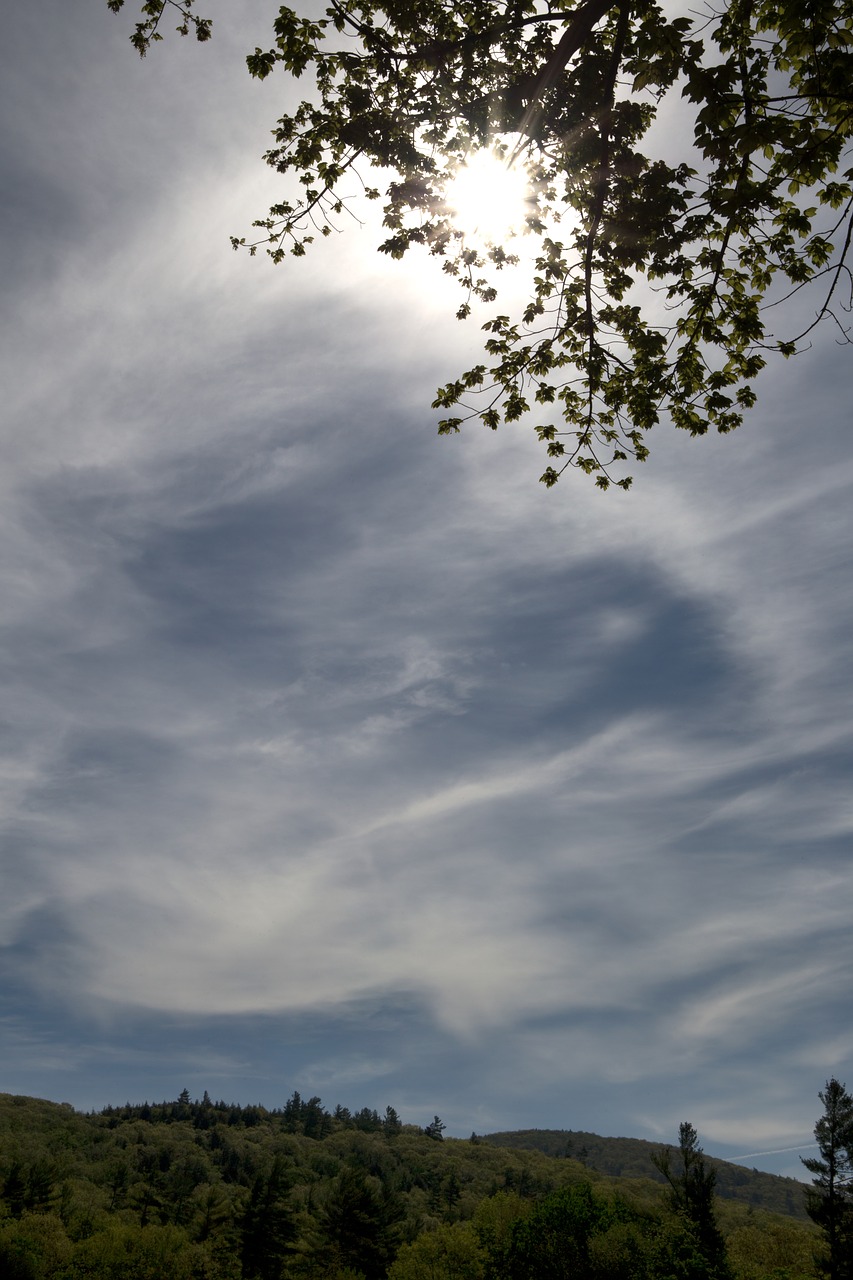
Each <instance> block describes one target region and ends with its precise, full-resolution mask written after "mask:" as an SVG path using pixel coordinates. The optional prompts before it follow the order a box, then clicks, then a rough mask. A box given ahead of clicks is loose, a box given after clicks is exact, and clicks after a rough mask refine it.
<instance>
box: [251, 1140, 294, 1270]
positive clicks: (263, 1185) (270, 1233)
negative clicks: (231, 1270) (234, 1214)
mask: <svg viewBox="0 0 853 1280" xmlns="http://www.w3.org/2000/svg"><path fill="white" fill-rule="evenodd" d="M288 1191H289V1183H288V1178H287V1171H286V1168H285V1162H284V1159H283V1158H282V1157H281V1156H276V1158H275V1160H274V1162H273V1167H272V1171H271V1172H270V1174H269V1176H268V1177H266V1176H264V1175H263V1174H259V1175H258V1176H257V1177H256V1178H255V1181H254V1184H253V1186H252V1194H251V1198H250V1200H249V1204H248V1206H247V1208H246V1212H245V1215H244V1217H243V1233H242V1235H243V1239H242V1249H241V1261H242V1265H243V1276H244V1277H245V1278H246V1280H279V1277H280V1276H281V1269H282V1262H283V1261H284V1259H285V1257H286V1256H287V1254H288V1252H289V1250H290V1247H291V1245H292V1244H293V1241H294V1239H295V1236H296V1227H295V1225H294V1221H293V1216H292V1214H291V1212H290V1210H289V1208H288V1205H287V1203H286V1197H287V1193H288Z"/></svg>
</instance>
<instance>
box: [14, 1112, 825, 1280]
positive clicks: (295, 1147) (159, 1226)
mask: <svg viewBox="0 0 853 1280" xmlns="http://www.w3.org/2000/svg"><path fill="white" fill-rule="evenodd" d="M436 1121H437V1122H438V1131H437V1132H436V1128H437V1126H436ZM443 1127H444V1126H443V1125H442V1122H441V1121H440V1120H438V1117H436V1118H435V1119H434V1120H433V1121H431V1122H430V1123H429V1124H427V1125H425V1126H424V1127H423V1128H420V1127H418V1126H414V1125H404V1124H402V1123H401V1121H400V1118H399V1116H398V1115H397V1113H396V1112H395V1111H394V1109H393V1108H392V1107H389V1108H387V1109H386V1111H385V1113H384V1114H383V1115H379V1114H378V1113H377V1112H376V1111H373V1110H370V1109H369V1108H363V1109H362V1110H360V1111H355V1112H350V1111H349V1110H348V1109H347V1108H346V1107H336V1108H335V1109H334V1110H333V1111H329V1110H327V1109H326V1108H324V1107H323V1106H322V1104H321V1102H320V1100H319V1099H318V1098H310V1099H303V1098H301V1097H300V1096H299V1095H298V1094H294V1095H293V1096H292V1097H291V1098H290V1099H289V1100H288V1101H287V1103H286V1104H285V1105H284V1106H283V1107H281V1108H279V1109H275V1110H268V1109H266V1108H264V1107H260V1106H248V1107H239V1106H234V1105H230V1104H226V1103H224V1102H215V1101H213V1100H212V1099H211V1098H210V1097H208V1095H207V1094H205V1095H204V1097H203V1098H202V1099H201V1100H200V1101H192V1100H191V1099H190V1097H189V1095H188V1093H186V1092H184V1093H183V1094H181V1096H180V1097H179V1098H178V1099H176V1100H175V1101H173V1102H163V1103H159V1104H156V1105H155V1104H144V1105H141V1106H130V1105H128V1106H125V1107H118V1108H116V1107H108V1108H106V1110H104V1111H103V1112H101V1113H99V1114H93V1115H80V1114H78V1113H76V1112H74V1111H73V1110H72V1109H71V1108H70V1107H68V1106H60V1105H57V1104H54V1103H48V1102H41V1101H38V1100H36V1099H32V1098H20V1097H11V1096H9V1095H0V1276H2V1277H3V1278H4V1280H82V1278H83V1277H91V1278H92V1280H96V1278H100V1277H110V1278H113V1277H114V1278H115V1280H119V1278H120V1280H167V1278H171V1277H175V1278H177V1280H196V1278H197V1280H285V1278H287V1280H290V1278H293V1280H300V1278H302V1277H304V1278H305V1280H319V1278H321V1277H322V1278H331V1277H338V1278H339V1280H359V1277H361V1278H363V1280H382V1278H384V1277H385V1276H388V1277H389V1278H390V1280H422V1278H425V1277H436V1278H440V1280H453V1277H459V1278H460V1280H462V1278H463V1277H465V1278H468V1280H502V1278H507V1280H510V1278H513V1277H518V1278H519V1280H521V1278H522V1277H531V1278H532V1277H537V1278H538V1277H542V1278H543V1280H547V1277H549V1276H562V1275H567V1274H569V1272H568V1271H567V1270H566V1268H567V1267H568V1266H569V1260H571V1267H572V1270H571V1275H572V1277H573V1278H574V1280H582V1278H583V1277H585V1276H589V1277H602V1278H603V1277H605V1276H608V1277H613V1280H619V1277H621V1276H625V1277H626V1280H627V1277H629V1276H630V1277H637V1280H644V1278H646V1277H648V1280H653V1278H658V1277H660V1278H663V1277H667V1278H668V1280H699V1278H700V1276H701V1277H707V1275H708V1274H709V1271H708V1266H707V1263H708V1259H707V1256H706V1254H707V1239H706V1238H703V1235H702V1232H701V1231H700V1230H698V1229H697V1223H696V1222H695V1221H694V1220H693V1219H692V1218H691V1216H690V1214H689V1213H686V1214H685V1213H684V1212H682V1210H681V1208H680V1207H678V1206H676V1205H674V1204H673V1203H672V1202H671V1200H670V1201H669V1202H668V1201H667V1199H666V1198H665V1196H664V1195H663V1194H662V1189H661V1185H660V1183H657V1182H654V1181H653V1180H652V1179H651V1178H648V1179H642V1178H630V1179H629V1178H623V1179H614V1178H610V1177H607V1176H606V1175H604V1174H600V1173H598V1172H597V1171H595V1170H594V1169H591V1168H588V1167H585V1166H584V1165H582V1164H580V1163H578V1162H577V1161H575V1160H573V1159H571V1158H567V1157H566V1156H560V1157H556V1156H548V1155H545V1154H544V1153H542V1152H540V1151H535V1150H527V1149H512V1148H509V1147H499V1146H496V1145H495V1144H494V1143H493V1142H490V1141H487V1140H485V1139H481V1138H478V1137H477V1136H476V1135H473V1134H472V1136H471V1139H470V1140H466V1141H461V1140H458V1139H448V1138H444V1137H443V1135H442V1132H441V1131H442V1129H443ZM649 1172H650V1173H653V1172H654V1170H653V1169H652V1167H651V1165H650V1166H649ZM769 1176H770V1175H765V1177H769ZM712 1211H713V1214H714V1216H715V1220H716V1221H717V1222H718V1223H719V1229H720V1232H721V1233H722V1235H721V1238H722V1239H723V1240H724V1241H725V1246H726V1253H727V1258H728V1262H727V1265H728V1267H729V1268H730V1273H731V1275H732V1276H733V1277H734V1278H735V1280H762V1278H763V1277H770V1276H773V1277H775V1280H786V1278H787V1280H813V1277H814V1275H815V1272H814V1269H813V1267H812V1261H811V1259H812V1252H813V1248H814V1241H815V1233H814V1228H812V1227H810V1226H807V1225H804V1224H803V1223H802V1222H798V1221H795V1220H793V1219H791V1218H786V1217H783V1216H780V1215H777V1214H772V1213H769V1212H767V1211H765V1210H763V1209H761V1208H758V1207H755V1208H753V1207H752V1206H749V1207H747V1206H745V1205H742V1204H741V1205H738V1204H736V1203H735V1202H732V1201H723V1200H719V1199H717V1200H716V1201H715V1202H714V1205H713V1210H712ZM703 1268H704V1270H703Z"/></svg>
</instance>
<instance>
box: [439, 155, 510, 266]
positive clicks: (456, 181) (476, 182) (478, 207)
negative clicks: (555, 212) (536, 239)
mask: <svg viewBox="0 0 853 1280" xmlns="http://www.w3.org/2000/svg"><path fill="white" fill-rule="evenodd" d="M445 202H446V204H447V207H448V210H449V211H450V215H451V217H452V219H453V223H454V225H455V226H456V227H457V228H458V229H459V231H461V232H462V234H463V235H464V236H465V238H466V239H478V240H482V241H483V242H484V243H488V244H500V243H501V242H502V241H504V240H507V239H509V238H510V237H511V236H514V235H517V234H518V233H519V232H520V231H521V230H522V229H523V226H524V218H525V214H526V213H527V212H528V207H529V202H530V184H529V180H528V177H527V174H526V172H525V170H524V168H523V166H516V165H512V166H509V165H507V162H506V159H505V158H502V157H501V156H500V155H498V154H497V152H495V151H493V150H491V149H490V148H488V147H483V148H482V149H481V150H480V151H475V152H474V153H473V154H472V155H471V156H469V157H468V159H467V160H466V161H465V163H464V164H462V165H460V166H459V168H458V169H457V170H456V173H455V174H454V175H453V177H452V178H451V180H450V182H449V183H448V185H447V189H446V191H445Z"/></svg>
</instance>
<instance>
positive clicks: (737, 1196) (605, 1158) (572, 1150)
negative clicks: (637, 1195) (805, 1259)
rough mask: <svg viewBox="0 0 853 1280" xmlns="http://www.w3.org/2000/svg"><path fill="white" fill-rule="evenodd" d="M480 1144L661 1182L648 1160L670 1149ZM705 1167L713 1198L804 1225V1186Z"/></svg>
mask: <svg viewBox="0 0 853 1280" xmlns="http://www.w3.org/2000/svg"><path fill="white" fill-rule="evenodd" d="M482 1141H483V1142H491V1143H492V1144H493V1145H494V1146H496V1147H512V1148H515V1149H516V1150H522V1151H541V1152H543V1153H544V1154H545V1155H548V1156H553V1157H557V1158H558V1159H559V1158H564V1159H570V1160H577V1161H579V1162H580V1163H581V1164H584V1165H586V1167H587V1168H588V1169H595V1170H596V1171H597V1172H598V1173H606V1174H608V1175H609V1176H610V1177H616V1178H646V1179H649V1180H651V1181H654V1182H661V1183H662V1182H663V1181H664V1177H663V1174H661V1173H659V1172H658V1170H657V1169H656V1168H655V1166H654V1165H653V1164H652V1160H651V1157H652V1156H653V1155H654V1154H655V1153H656V1152H658V1151H661V1150H663V1149H664V1148H668V1149H669V1150H670V1151H673V1152H675V1151H677V1149H678V1148H677V1147H673V1146H672V1145H671V1144H669V1143H663V1142H646V1141H645V1140H644V1139H643V1138H602V1137H601V1136H600V1134H597V1133H586V1132H584V1131H583V1130H578V1129H518V1130H516V1131H514V1132H510V1133H487V1134H484V1135H483V1137H482ZM705 1159H706V1160H707V1162H708V1164H709V1165H711V1166H713V1168H714V1169H716V1171H717V1193H718V1194H719V1195H720V1196H722V1197H723V1198H724V1199H727V1200H739V1201H740V1202H741V1203H743V1204H748V1205H752V1206H753V1207H754V1208H756V1209H758V1208H761V1209H768V1210H770V1211H771V1212H773V1213H784V1214H786V1215H787V1216H789V1217H792V1218H800V1219H802V1221H804V1222H807V1221H808V1215H807V1214H806V1208H805V1203H806V1197H805V1186H804V1184H803V1183H802V1182H797V1180H796V1178H781V1177H779V1176H778V1175H777V1174H774V1173H762V1172H761V1171H760V1170H758V1169H744V1168H742V1167H741V1166H740V1165H736V1164H729V1163H728V1162H727V1161H725V1160H718V1159H716V1158H715V1157H713V1156H706V1157H705Z"/></svg>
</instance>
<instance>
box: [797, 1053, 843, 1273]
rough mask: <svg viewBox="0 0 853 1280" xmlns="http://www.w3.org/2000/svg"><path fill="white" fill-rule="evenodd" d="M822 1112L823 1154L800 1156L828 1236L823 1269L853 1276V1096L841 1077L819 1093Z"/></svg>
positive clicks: (814, 1209) (819, 1137)
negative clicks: (810, 1177) (840, 1080)
mask: <svg viewBox="0 0 853 1280" xmlns="http://www.w3.org/2000/svg"><path fill="white" fill-rule="evenodd" d="M818 1097H819V1098H820V1100H821V1102H822V1103H823V1107H824V1110H823V1115H822V1116H821V1117H820V1119H819V1120H818V1122H817V1124H816V1125H815V1129H814V1136H815V1140H816V1141H817V1145H818V1149H819V1151H820V1158H819V1159H818V1158H816V1157H810V1158H809V1159H806V1158H805V1157H801V1159H802V1161H803V1164H804V1165H805V1166H806V1168H807V1169H808V1171H809V1173H813V1174H814V1175H815V1177H814V1186H813V1187H812V1188H810V1189H809V1192H808V1203H807V1206H806V1207H807V1209H808V1213H809V1216H810V1217H811V1218H812V1219H813V1220H814V1221H815V1222H816V1223H817V1224H818V1226H819V1227H820V1228H821V1229H822V1231H823V1233H824V1237H825V1240H826V1249H827V1252H826V1257H825V1258H824V1259H823V1261H822V1265H823V1269H824V1271H825V1272H826V1274H827V1275H828V1276H829V1280H850V1277H853V1097H851V1096H850V1094H849V1093H848V1092H847V1090H846V1089H845V1087H844V1085H843V1084H840V1083H839V1081H838V1080H836V1079H834V1078H833V1079H832V1080H827V1082H826V1088H825V1089H824V1090H823V1091H822V1092H821V1093H819V1094H818Z"/></svg>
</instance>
